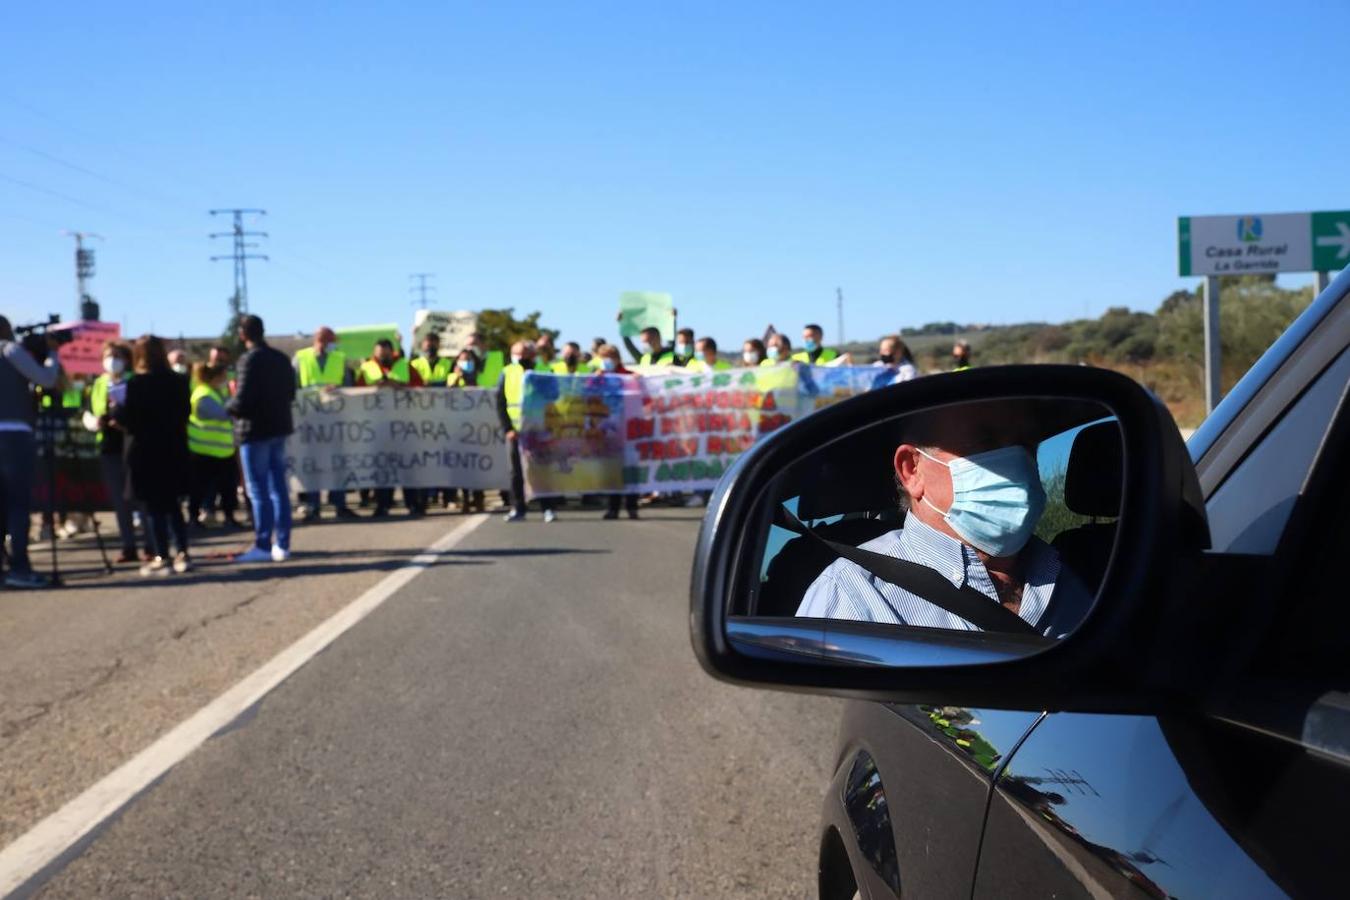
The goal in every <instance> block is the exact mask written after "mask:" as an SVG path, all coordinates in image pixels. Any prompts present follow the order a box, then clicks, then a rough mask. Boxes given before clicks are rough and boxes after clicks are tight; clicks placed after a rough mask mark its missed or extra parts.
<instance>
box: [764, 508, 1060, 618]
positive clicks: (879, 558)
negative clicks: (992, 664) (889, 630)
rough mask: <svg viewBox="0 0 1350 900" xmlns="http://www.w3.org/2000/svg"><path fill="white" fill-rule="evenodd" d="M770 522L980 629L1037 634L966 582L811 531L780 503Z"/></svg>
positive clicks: (1011, 612) (999, 604) (1016, 615)
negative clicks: (957, 581) (949, 579)
mask: <svg viewBox="0 0 1350 900" xmlns="http://www.w3.org/2000/svg"><path fill="white" fill-rule="evenodd" d="M774 524H775V525H777V526H779V527H780V528H786V529H787V530H788V531H791V532H794V533H796V534H801V535H806V536H808V537H812V538H815V539H816V540H817V541H819V542H820V543H822V544H824V545H825V546H826V547H828V548H829V549H830V551H831V552H832V553H834V555H835V556H838V557H842V558H843V559H846V560H848V561H849V562H851V563H854V564H855V565H858V566H861V567H862V568H863V569H864V570H865V571H867V573H868V574H870V575H873V576H875V577H877V578H880V579H881V580H882V581H885V582H888V583H890V584H893V585H895V586H896V587H899V588H903V589H904V590H907V591H909V592H910V593H911V594H916V595H918V596H919V597H922V598H923V599H924V600H927V601H928V602H929V603H931V604H933V605H934V606H936V607H938V608H940V609H943V610H946V611H947V612H949V613H951V614H952V615H954V616H959V617H961V618H962V619H965V620H966V621H967V622H969V623H970V624H972V625H974V626H975V627H977V628H979V629H980V630H982V631H999V632H1004V633H1007V634H1030V635H1040V632H1039V631H1037V630H1036V629H1035V628H1033V627H1032V626H1031V624H1030V623H1029V622H1027V620H1026V619H1023V618H1022V617H1021V616H1019V615H1018V614H1017V613H1015V612H1013V611H1012V610H1010V609H1008V608H1007V607H1006V606H1004V605H1003V604H1002V603H999V602H997V601H996V600H994V599H992V598H991V597H988V596H986V595H984V594H981V593H980V592H979V591H977V590H975V589H974V588H973V587H971V586H970V585H968V584H967V585H962V586H961V587H959V588H958V587H956V586H955V585H953V584H952V583H951V582H950V581H948V580H947V579H946V578H944V577H943V576H942V575H941V574H940V573H939V572H936V571H934V570H933V569H930V568H928V567H927V566H924V565H920V564H918V563H913V562H910V561H909V560H906V559H897V558H896V557H894V556H887V555H885V554H884V553H873V552H872V551H871V550H860V549H859V548H857V547H852V546H849V545H848V544H841V543H839V542H838V541H832V540H830V539H829V538H825V537H821V536H820V535H819V534H817V533H816V532H815V531H813V530H812V529H810V528H807V527H806V526H805V525H803V524H802V523H801V520H799V519H798V518H797V517H796V516H794V515H793V514H792V513H791V512H789V511H788V509H787V507H785V506H783V505H782V504H779V505H778V509H777V510H776V512H775V515H774Z"/></svg>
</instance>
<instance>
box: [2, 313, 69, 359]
mask: <svg viewBox="0 0 1350 900" xmlns="http://www.w3.org/2000/svg"><path fill="white" fill-rule="evenodd" d="M60 324H61V317H60V316H58V315H57V314H56V313H50V314H48V316H47V321H45V322H34V323H33V324H31V325H18V326H15V328H14V336H15V337H16V338H18V339H19V343H20V344H21V345H23V349H25V350H27V351H28V353H29V355H31V356H32V357H33V358H34V359H36V360H37V361H38V362H46V361H47V355H48V354H49V353H50V352H51V348H52V347H60V346H61V345H62V344H68V343H70V342H71V341H73V340H75V333H74V332H73V331H66V330H62V331H52V330H51V329H52V326H53V325H60Z"/></svg>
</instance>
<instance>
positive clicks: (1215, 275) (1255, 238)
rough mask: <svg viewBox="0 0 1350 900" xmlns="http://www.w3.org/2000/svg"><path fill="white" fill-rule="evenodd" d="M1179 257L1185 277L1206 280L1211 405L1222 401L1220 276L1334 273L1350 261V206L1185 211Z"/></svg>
mask: <svg viewBox="0 0 1350 900" xmlns="http://www.w3.org/2000/svg"><path fill="white" fill-rule="evenodd" d="M1177 256H1178V262H1179V269H1180V273H1181V276H1182V277H1183V278H1186V277H1190V276H1197V275H1198V276H1203V277H1204V279H1205V326H1204V327H1205V409H1206V412H1209V411H1212V410H1213V409H1214V406H1215V405H1216V404H1217V403H1218V402H1219V397H1220V394H1221V390H1220V385H1219V279H1220V278H1221V277H1223V276H1233V275H1274V274H1278V273H1280V272H1314V273H1316V277H1317V280H1316V290H1317V293H1321V292H1322V290H1323V289H1325V288H1326V286H1327V284H1328V283H1329V281H1330V273H1331V272H1332V271H1334V270H1337V269H1344V268H1345V267H1346V265H1347V264H1350V210H1341V211H1336V212H1306V213H1270V214H1261V215H1245V216H1182V217H1181V218H1179V219H1177Z"/></svg>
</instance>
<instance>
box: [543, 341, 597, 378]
mask: <svg viewBox="0 0 1350 900" xmlns="http://www.w3.org/2000/svg"><path fill="white" fill-rule="evenodd" d="M592 371H594V370H593V369H592V368H591V366H590V364H589V363H586V362H583V361H582V359H581V345H580V344H578V343H577V342H576V341H568V342H567V343H566V344H564V345H563V352H562V359H560V360H558V361H557V362H555V363H554V364H553V374H554V375H589V374H590V373H591V372H592Z"/></svg>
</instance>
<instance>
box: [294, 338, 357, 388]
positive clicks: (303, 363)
mask: <svg viewBox="0 0 1350 900" xmlns="http://www.w3.org/2000/svg"><path fill="white" fill-rule="evenodd" d="M346 370H347V354H345V353H343V352H342V351H341V350H329V351H328V355H327V356H325V357H324V359H323V367H322V368H320V367H319V354H317V353H315V352H314V348H313V347H306V348H304V349H303V350H299V351H297V352H296V354H295V371H296V372H297V373H298V374H299V375H300V386H301V387H302V388H304V387H314V386H316V385H333V386H334V387H342V382H343V375H344V374H345V372H346Z"/></svg>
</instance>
